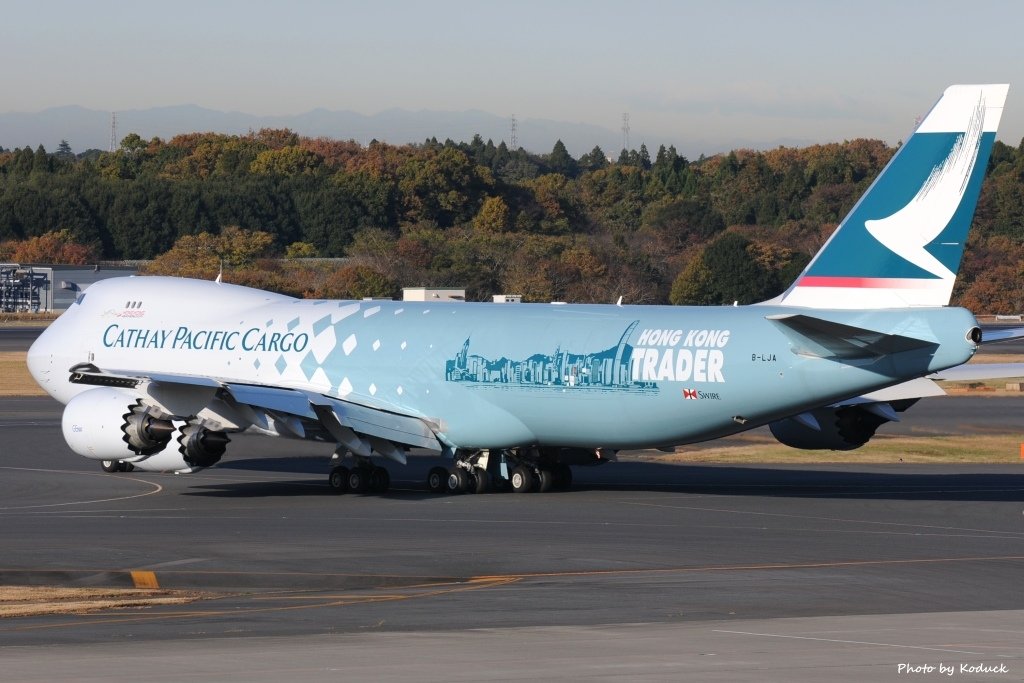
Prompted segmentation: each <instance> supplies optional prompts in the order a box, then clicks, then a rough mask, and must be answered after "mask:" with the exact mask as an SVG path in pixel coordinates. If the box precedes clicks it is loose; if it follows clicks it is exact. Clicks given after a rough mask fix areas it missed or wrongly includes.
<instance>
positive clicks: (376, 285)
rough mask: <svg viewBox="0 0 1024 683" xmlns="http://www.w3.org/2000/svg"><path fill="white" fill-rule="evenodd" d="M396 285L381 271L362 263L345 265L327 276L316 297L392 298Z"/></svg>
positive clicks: (396, 288)
mask: <svg viewBox="0 0 1024 683" xmlns="http://www.w3.org/2000/svg"><path fill="white" fill-rule="evenodd" d="M397 290H398V285H397V284H396V283H395V282H394V281H393V280H391V279H390V278H389V277H387V276H386V275H384V274H383V273H381V272H379V271H377V270H374V269H373V268H370V267H368V266H363V265H358V264H356V265H347V266H343V267H342V268H340V269H338V270H337V271H335V272H334V274H333V275H331V276H330V277H328V278H327V281H326V282H325V283H324V285H323V287H322V289H321V290H320V291H319V292H317V297H318V298H322V299H364V298H368V297H385V298H389V299H390V298H392V297H393V296H394V295H395V293H396V292H397Z"/></svg>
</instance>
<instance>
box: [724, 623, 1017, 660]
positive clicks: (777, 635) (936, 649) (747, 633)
mask: <svg viewBox="0 0 1024 683" xmlns="http://www.w3.org/2000/svg"><path fill="white" fill-rule="evenodd" d="M712 632H713V633H732V634H735V635H740V636H761V637H763V638H789V639H791V640H817V641H821V642H823V643H841V644H843V645H874V646H876V647H899V648H907V649H910V650H931V651H932V652H952V653H955V654H960V655H985V654H989V655H991V654H992V653H990V652H988V653H986V652H973V651H971V650H950V649H948V648H944V647H925V646H924V645H900V644H899V643H873V642H870V641H866V640H839V639H836V638H812V637H811V636H788V635H783V634H781V633H752V632H750V631H726V630H723V629H712ZM1001 656H1004V657H1010V656H1011V655H1001Z"/></svg>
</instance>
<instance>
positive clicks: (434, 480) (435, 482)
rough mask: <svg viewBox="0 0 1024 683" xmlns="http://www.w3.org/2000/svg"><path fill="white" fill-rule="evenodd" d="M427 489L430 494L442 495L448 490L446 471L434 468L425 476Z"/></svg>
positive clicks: (441, 468)
mask: <svg viewBox="0 0 1024 683" xmlns="http://www.w3.org/2000/svg"><path fill="white" fill-rule="evenodd" d="M427 488H428V489H430V492H431V493H444V492H445V490H447V488H448V470H446V469H445V468H443V467H434V468H433V469H431V470H430V473H429V474H428V475H427Z"/></svg>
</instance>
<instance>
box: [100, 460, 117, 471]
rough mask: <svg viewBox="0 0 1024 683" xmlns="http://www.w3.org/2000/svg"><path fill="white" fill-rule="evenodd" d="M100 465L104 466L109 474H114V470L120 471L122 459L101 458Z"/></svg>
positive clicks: (104, 469)
mask: <svg viewBox="0 0 1024 683" xmlns="http://www.w3.org/2000/svg"><path fill="white" fill-rule="evenodd" d="M100 467H102V468H103V471H104V472H107V473H108V474H113V473H114V472H120V471H121V461H120V460H100Z"/></svg>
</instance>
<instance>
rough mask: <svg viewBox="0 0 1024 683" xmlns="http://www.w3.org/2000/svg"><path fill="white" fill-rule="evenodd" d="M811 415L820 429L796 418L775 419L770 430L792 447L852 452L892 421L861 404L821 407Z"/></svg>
mask: <svg viewBox="0 0 1024 683" xmlns="http://www.w3.org/2000/svg"><path fill="white" fill-rule="evenodd" d="M810 415H812V416H813V417H814V419H815V420H816V421H817V423H818V426H819V427H820V428H821V429H820V430H817V429H814V428H813V427H810V426H808V425H807V424H804V423H803V422H800V421H798V420H795V419H793V418H786V419H785V420H779V421H778V422H772V423H771V425H769V429H771V432H772V435H773V436H774V437H775V438H776V439H778V440H779V441H781V442H782V443H784V444H786V445H787V446H790V447H792V448H802V449H805V450H823V449H828V450H832V451H852V450H853V449H855V448H860V447H861V446H863V445H864V444H866V443H867V442H868V440H869V439H870V438H871V437H872V436H874V435H875V430H877V429H878V427H879V426H880V425H882V424H883V423H885V422H888V421H889V420H887V419H886V418H884V417H881V416H880V415H878V414H876V413H874V412H871V411H869V410H867V409H865V408H863V407H861V406H846V407H843V408H819V409H817V410H812V411H811V412H810Z"/></svg>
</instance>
